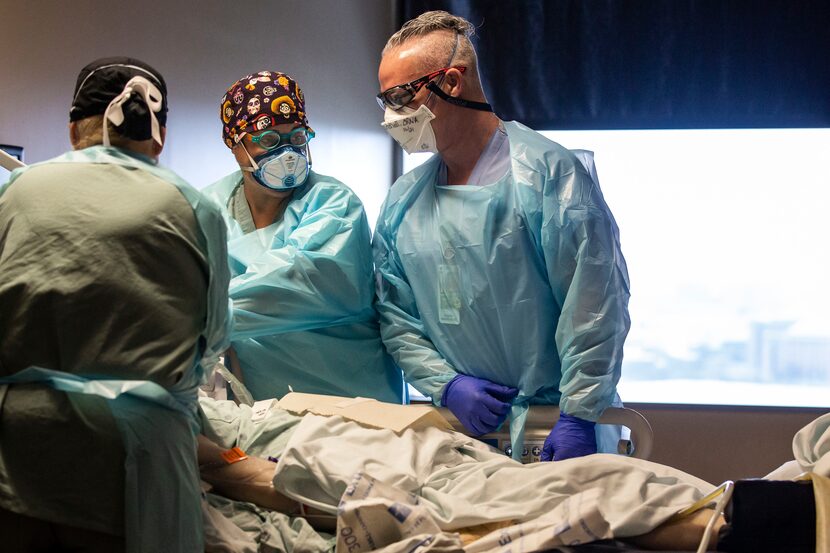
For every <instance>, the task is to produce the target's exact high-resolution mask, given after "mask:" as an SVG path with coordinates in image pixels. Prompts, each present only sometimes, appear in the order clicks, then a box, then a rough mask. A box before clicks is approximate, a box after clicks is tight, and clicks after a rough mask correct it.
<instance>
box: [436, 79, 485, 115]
mask: <svg viewBox="0 0 830 553" xmlns="http://www.w3.org/2000/svg"><path fill="white" fill-rule="evenodd" d="M427 88H428V89H429V91H430V92H431V93H435V95H436V96H438V97H439V98H441V99H442V100H444V101H445V102H447V103H449V104H452V105H454V106H460V107H462V108H470V109H477V110H479V111H493V106H491V105H490V104H488V103H487V102H474V101H473V100H464V99H462V98H455V97H453V96H450V95H449V94H447V93H446V92H444V91H443V90H441V87H439V86H438V85H436V84H435V83H429V84H428V85H427ZM424 103H426V102H424Z"/></svg>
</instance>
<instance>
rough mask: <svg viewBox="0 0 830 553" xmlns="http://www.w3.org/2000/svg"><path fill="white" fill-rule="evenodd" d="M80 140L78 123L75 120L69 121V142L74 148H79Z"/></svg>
mask: <svg viewBox="0 0 830 553" xmlns="http://www.w3.org/2000/svg"><path fill="white" fill-rule="evenodd" d="M79 141H80V136H78V123H77V122H75V121H70V122H69V143H70V144H71V145H72V149H73V150H77V149H78V147H77V145H78V142H79Z"/></svg>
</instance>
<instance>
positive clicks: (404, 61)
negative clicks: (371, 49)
mask: <svg viewBox="0 0 830 553" xmlns="http://www.w3.org/2000/svg"><path fill="white" fill-rule="evenodd" d="M416 42H417V41H408V42H406V43H405V44H403V45H401V46H399V47H397V48H395V49H394V50H391V51H390V52H388V53H387V54H386V55H385V56H383V60H381V64H380V71H379V72H378V77H379V78H380V81H381V84H385V81H395V82H389V84H388V86H394V85H398V84H401V83H403V82H408V81H411V80H413V79H417V78H418V77H420V76H421V74H422V73H423V65H424V60H423V58H424V50H423V46H422V45H420V44H416Z"/></svg>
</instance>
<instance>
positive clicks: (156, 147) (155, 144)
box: [153, 127, 167, 157]
mask: <svg viewBox="0 0 830 553" xmlns="http://www.w3.org/2000/svg"><path fill="white" fill-rule="evenodd" d="M159 134H160V135H161V144H159V143H158V142H156V141H155V140H153V156H155V157H158V156H160V155H161V151H162V150H163V149H164V144H165V143H166V142H167V127H162V128H161V129H159Z"/></svg>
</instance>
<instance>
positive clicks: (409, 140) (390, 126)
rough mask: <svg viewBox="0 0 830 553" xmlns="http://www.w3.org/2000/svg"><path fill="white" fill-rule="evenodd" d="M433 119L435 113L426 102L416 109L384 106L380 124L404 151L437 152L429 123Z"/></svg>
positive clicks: (415, 152)
mask: <svg viewBox="0 0 830 553" xmlns="http://www.w3.org/2000/svg"><path fill="white" fill-rule="evenodd" d="M433 119H435V114H434V113H432V112H431V111H430V110H429V108H428V107H427V106H426V104H421V107H419V108H418V109H412V108H407V107H405V108H401V109H400V110H399V111H395V110H393V109H392V108H386V110H385V111H384V113H383V123H381V126H382V127H383V128H384V129H386V132H388V133H389V135H390V136H391V137H392V138H394V139H395V142H397V143H398V144H400V145H401V148H403V149H404V151H405V152H406V153H408V154H417V153H419V152H432V153H434V154H437V153H438V145H437V144H436V142H435V133H434V132H433V131H432V124H431V123H430V121H432V120H433Z"/></svg>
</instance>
